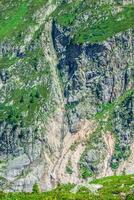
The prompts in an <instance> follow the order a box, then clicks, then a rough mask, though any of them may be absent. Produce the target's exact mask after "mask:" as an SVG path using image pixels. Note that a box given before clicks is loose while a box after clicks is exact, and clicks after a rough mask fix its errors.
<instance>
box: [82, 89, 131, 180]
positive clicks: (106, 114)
mask: <svg viewBox="0 0 134 200" xmlns="http://www.w3.org/2000/svg"><path fill="white" fill-rule="evenodd" d="M133 95H134V90H133V89H131V90H128V91H126V92H125V93H124V94H123V95H122V96H120V97H119V98H118V99H116V100H115V101H113V102H112V103H107V104H102V105H101V106H100V111H99V112H98V113H97V114H96V115H95V117H94V118H93V119H94V120H96V121H97V122H98V128H97V129H96V130H95V131H94V133H92V135H90V137H89V139H88V140H87V141H86V149H85V151H84V153H83V154H82V156H81V159H80V162H79V167H80V174H81V176H82V178H84V179H85V178H88V177H90V176H94V175H96V173H97V171H96V170H95V169H96V167H97V165H98V164H99V163H100V162H101V157H98V159H97V160H96V161H92V163H90V164H89V165H88V164H87V162H86V157H87V153H88V152H89V151H90V150H95V151H97V152H98V153H97V154H99V152H100V151H99V149H100V148H101V150H102V151H103V148H104V147H105V143H104V140H103V139H102V134H103V133H105V134H106V133H107V132H110V133H113V136H114V138H115V149H114V153H113V156H112V160H111V167H112V169H113V170H115V169H117V168H118V167H119V164H120V162H121V161H122V160H126V159H127V158H128V157H129V155H130V145H129V144H126V145H125V147H123V148H122V146H121V141H120V137H119V136H118V134H117V133H116V132H115V125H114V119H115V114H116V113H117V112H119V110H121V109H122V108H124V104H125V102H127V100H128V99H129V98H131V97H132V96H133ZM124 112H125V111H124ZM124 115H125V116H127V114H126V113H124ZM100 145H101V146H100ZM102 159H104V158H102Z"/></svg>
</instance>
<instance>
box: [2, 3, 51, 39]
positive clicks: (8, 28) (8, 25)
mask: <svg viewBox="0 0 134 200" xmlns="http://www.w3.org/2000/svg"><path fill="white" fill-rule="evenodd" d="M47 2H48V0H31V1H25V0H24V1H23V0H19V1H16V0H15V1H11V2H10V6H9V2H4V1H2V2H1V7H0V11H1V20H0V27H1V29H0V41H1V40H3V39H4V38H9V37H10V36H14V34H19V33H20V32H22V31H25V29H26V28H28V27H29V26H30V25H32V24H35V23H36V20H35V19H34V18H33V17H32V15H33V13H35V12H36V10H38V9H39V8H40V7H42V6H43V5H45V4H46V3H47Z"/></svg>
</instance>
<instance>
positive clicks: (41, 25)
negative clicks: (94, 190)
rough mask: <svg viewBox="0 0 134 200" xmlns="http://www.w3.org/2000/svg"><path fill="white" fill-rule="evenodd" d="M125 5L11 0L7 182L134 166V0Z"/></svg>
mask: <svg viewBox="0 0 134 200" xmlns="http://www.w3.org/2000/svg"><path fill="white" fill-rule="evenodd" d="M123 3H124V4H122V2H117V1H108V2H107V3H105V2H103V1H101V2H100V3H99V4H98V2H93V1H91V2H89V1H82V0H81V1H78V2H76V1H65V2H61V1H57V2H56V1H46V2H44V1H40V3H39V2H38V1H37V2H36V0H34V1H31V2H30V1H29V3H22V2H21V1H18V3H17V2H15V3H14V2H13V1H11V5H10V4H8V3H3V2H2V4H1V7H0V9H1V11H2V20H5V19H6V20H5V22H2V23H1V22H0V25H1V26H2V27H3V30H4V31H3V32H2V31H0V89H1V95H0V103H1V105H0V187H1V188H2V189H4V190H6V191H22V190H24V191H31V190H32V186H33V184H34V183H35V182H38V183H39V184H40V186H41V189H42V190H45V189H49V188H52V187H54V186H56V185H57V184H58V183H68V182H71V183H79V182H83V181H85V182H86V181H87V180H88V179H90V178H95V177H104V176H109V175H113V174H121V173H128V174H130V173H134V167H133V166H134V157H133V153H132V152H133V150H134V149H133V148H134V147H133V146H134V135H133V65H134V51H133V50H134V37H133V26H134V24H133V13H134V12H133V9H134V6H133V4H132V2H131V1H130V2H128V1H124V2H123ZM11 9H12V12H11ZM16 12H18V13H16ZM19 16H21V18H20V17H19ZM22 19H23V20H22ZM124 19H125V20H126V21H125V22H124ZM27 25H28V26H27ZM8 27H9V28H10V30H9V28H8Z"/></svg>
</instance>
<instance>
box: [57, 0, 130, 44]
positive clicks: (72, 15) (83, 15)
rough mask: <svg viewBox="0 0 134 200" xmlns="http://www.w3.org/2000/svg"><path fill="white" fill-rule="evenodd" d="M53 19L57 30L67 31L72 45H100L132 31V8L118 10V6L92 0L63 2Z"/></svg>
mask: <svg viewBox="0 0 134 200" xmlns="http://www.w3.org/2000/svg"><path fill="white" fill-rule="evenodd" d="M118 8H119V10H118ZM53 15H54V18H55V20H56V21H57V23H59V24H60V25H61V26H63V27H70V28H71V35H73V36H74V41H75V42H76V43H84V42H90V43H97V42H101V41H104V40H106V39H107V38H110V37H112V36H114V35H115V34H117V33H119V32H124V31H126V30H128V29H130V28H133V27H134V5H133V4H129V5H126V6H122V4H119V3H118V2H116V3H113V4H110V3H109V2H107V3H104V2H103V3H100V2H98V1H96V0H91V1H87V0H86V1H83V0H79V1H72V2H71V3H65V2H64V3H62V4H61V5H60V6H59V7H58V8H57V10H56V11H55V12H54V14H53Z"/></svg>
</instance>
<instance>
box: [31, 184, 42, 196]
mask: <svg viewBox="0 0 134 200" xmlns="http://www.w3.org/2000/svg"><path fill="white" fill-rule="evenodd" d="M32 192H33V193H34V194H38V193H40V188H39V185H38V184H37V183H35V184H34V185H33V189H32Z"/></svg>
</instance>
